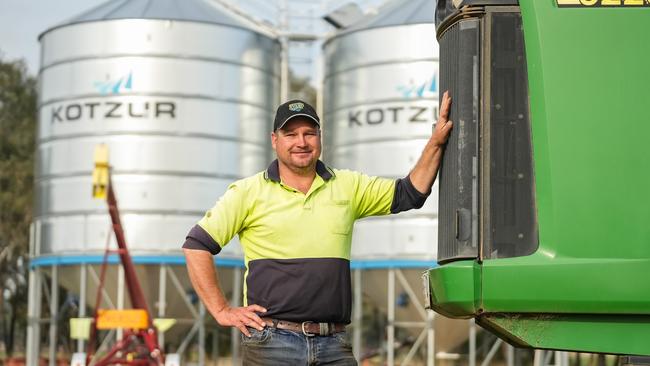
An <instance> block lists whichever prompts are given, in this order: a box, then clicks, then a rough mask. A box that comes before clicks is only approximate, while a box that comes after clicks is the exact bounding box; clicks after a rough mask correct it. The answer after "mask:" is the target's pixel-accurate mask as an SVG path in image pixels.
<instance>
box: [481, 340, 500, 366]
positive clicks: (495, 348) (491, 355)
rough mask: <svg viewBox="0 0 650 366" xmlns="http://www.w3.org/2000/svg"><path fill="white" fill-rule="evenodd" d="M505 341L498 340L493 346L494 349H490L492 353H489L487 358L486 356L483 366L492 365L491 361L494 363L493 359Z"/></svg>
mask: <svg viewBox="0 0 650 366" xmlns="http://www.w3.org/2000/svg"><path fill="white" fill-rule="evenodd" d="M502 343H503V341H502V340H501V339H497V340H496V342H494V344H493V345H492V348H490V351H489V352H488V354H487V356H485V359H483V362H482V363H481V366H488V365H489V364H490V361H492V358H493V357H494V355H495V354H496V353H497V351H498V350H499V347H501V344H502Z"/></svg>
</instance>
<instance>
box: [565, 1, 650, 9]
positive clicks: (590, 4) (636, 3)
mask: <svg viewBox="0 0 650 366" xmlns="http://www.w3.org/2000/svg"><path fill="white" fill-rule="evenodd" d="M556 1H557V6H558V7H561V8H562V7H573V8H575V7H602V8H607V7H631V8H632V7H650V0H556Z"/></svg>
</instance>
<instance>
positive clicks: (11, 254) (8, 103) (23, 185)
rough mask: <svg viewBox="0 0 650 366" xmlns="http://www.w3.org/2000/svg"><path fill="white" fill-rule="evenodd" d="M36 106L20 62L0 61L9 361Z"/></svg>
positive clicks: (25, 240)
mask: <svg viewBox="0 0 650 366" xmlns="http://www.w3.org/2000/svg"><path fill="white" fill-rule="evenodd" d="M36 102H37V97H36V80H35V79H34V78H32V77H30V76H29V75H28V74H27V68H26V66H25V64H24V62H22V61H16V62H4V61H3V60H1V59H0V332H1V333H2V335H3V340H4V343H5V346H6V349H7V354H9V355H11V353H12V352H13V350H14V339H16V338H15V336H16V329H17V328H19V329H25V325H26V307H27V281H26V280H25V278H26V276H27V273H26V259H27V255H28V247H29V226H30V223H31V222H32V202H33V187H34V144H35V131H36V113H37V106H36Z"/></svg>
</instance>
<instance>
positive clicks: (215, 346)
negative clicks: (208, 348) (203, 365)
mask: <svg viewBox="0 0 650 366" xmlns="http://www.w3.org/2000/svg"><path fill="white" fill-rule="evenodd" d="M212 362H213V364H215V365H218V364H219V328H215V330H213V331H212Z"/></svg>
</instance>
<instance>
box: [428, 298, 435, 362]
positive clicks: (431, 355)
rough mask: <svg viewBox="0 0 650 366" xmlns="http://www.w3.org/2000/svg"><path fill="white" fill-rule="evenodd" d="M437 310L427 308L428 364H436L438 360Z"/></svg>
mask: <svg viewBox="0 0 650 366" xmlns="http://www.w3.org/2000/svg"><path fill="white" fill-rule="evenodd" d="M435 315H436V313H435V311H433V310H427V366H434V365H435V362H436V361H435V360H436V357H435V356H436V343H435V341H436V329H435V323H434V321H435Z"/></svg>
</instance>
